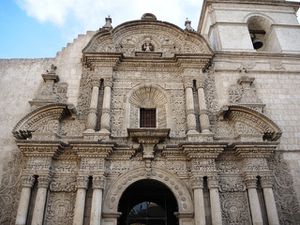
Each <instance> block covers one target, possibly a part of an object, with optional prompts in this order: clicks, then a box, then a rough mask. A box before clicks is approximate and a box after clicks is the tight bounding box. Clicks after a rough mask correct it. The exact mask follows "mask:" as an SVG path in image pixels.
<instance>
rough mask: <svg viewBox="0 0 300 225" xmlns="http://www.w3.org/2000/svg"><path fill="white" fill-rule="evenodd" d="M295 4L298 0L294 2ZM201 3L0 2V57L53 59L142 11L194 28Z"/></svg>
mask: <svg viewBox="0 0 300 225" xmlns="http://www.w3.org/2000/svg"><path fill="white" fill-rule="evenodd" d="M296 1H298V0H296ZM202 2H203V0H0V30H1V31H0V32H1V36H0V40H1V42H0V58H23V57H25V58H30V57H32V58H36V57H54V56H55V54H56V52H57V51H59V50H60V49H61V48H62V47H64V46H65V45H66V43H67V42H70V41H72V39H73V38H76V37H77V35H78V34H80V33H85V32H86V31H87V30H97V29H99V28H100V27H102V25H103V24H104V19H105V17H106V16H108V15H110V16H111V17H112V19H113V26H117V25H118V24H120V23H122V22H126V21H128V20H135V19H140V18H141V16H142V14H144V13H145V12H151V13H154V14H155V15H156V16H157V18H158V19H159V20H163V21H168V22H171V23H174V24H176V25H178V26H180V27H182V28H183V25H184V21H185V19H186V18H189V19H190V20H191V21H192V26H193V28H194V29H196V28H197V23H198V20H199V16H200V12H201V6H202Z"/></svg>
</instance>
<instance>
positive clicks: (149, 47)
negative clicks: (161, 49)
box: [142, 38, 154, 52]
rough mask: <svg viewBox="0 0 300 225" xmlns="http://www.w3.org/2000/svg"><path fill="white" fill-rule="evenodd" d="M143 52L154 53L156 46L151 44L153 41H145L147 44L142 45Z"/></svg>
mask: <svg viewBox="0 0 300 225" xmlns="http://www.w3.org/2000/svg"><path fill="white" fill-rule="evenodd" d="M142 50H143V52H153V51H154V46H153V44H152V43H151V40H150V39H149V38H147V39H146V40H145V43H144V44H143V45H142Z"/></svg>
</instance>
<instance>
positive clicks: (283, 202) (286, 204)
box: [269, 154, 300, 225]
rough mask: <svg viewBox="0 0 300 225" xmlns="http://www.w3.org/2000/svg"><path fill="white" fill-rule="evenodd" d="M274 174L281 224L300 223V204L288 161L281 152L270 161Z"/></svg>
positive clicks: (274, 187) (274, 188)
mask: <svg viewBox="0 0 300 225" xmlns="http://www.w3.org/2000/svg"><path fill="white" fill-rule="evenodd" d="M269 166H270V169H271V170H272V171H273V176H274V186H273V190H274V195H275V201H276V207H277V211H278V214H279V220H280V224H281V225H292V224H300V206H299V203H298V202H297V196H296V192H295V191H296V190H294V188H293V177H292V176H291V174H290V170H289V167H288V163H287V162H286V161H285V160H284V159H283V158H282V156H281V155H280V154H277V155H275V156H274V157H272V159H270V161H269Z"/></svg>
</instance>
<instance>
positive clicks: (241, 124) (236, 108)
mask: <svg viewBox="0 0 300 225" xmlns="http://www.w3.org/2000/svg"><path fill="white" fill-rule="evenodd" d="M222 116H223V118H224V119H225V120H226V121H228V125H227V126H228V127H226V130H227V131H229V130H232V133H233V132H234V133H235V136H239V137H240V138H241V139H242V140H243V141H252V140H253V138H258V139H260V140H261V141H263V140H268V141H276V140H278V139H279V138H280V137H281V134H282V132H281V130H280V128H279V127H278V126H277V125H276V124H275V122H273V121H272V120H271V119H270V118H268V117H267V116H265V115H263V114H262V113H260V112H258V111H255V110H253V109H250V108H248V107H245V106H240V105H231V106H227V107H226V108H225V109H224V110H223V111H222Z"/></svg>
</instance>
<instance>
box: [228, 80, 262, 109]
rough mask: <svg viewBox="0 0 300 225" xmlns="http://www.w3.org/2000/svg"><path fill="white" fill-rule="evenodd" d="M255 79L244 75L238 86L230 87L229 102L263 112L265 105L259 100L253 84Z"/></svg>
mask: <svg viewBox="0 0 300 225" xmlns="http://www.w3.org/2000/svg"><path fill="white" fill-rule="evenodd" d="M254 80H255V78H251V77H248V76H245V75H243V76H242V77H241V78H240V79H239V80H238V83H237V84H233V85H231V86H230V88H229V90H228V92H229V102H230V103H231V104H240V105H244V106H247V107H249V108H250V109H253V110H256V111H258V112H261V113H262V112H263V109H264V107H265V105H264V104H263V103H262V101H261V100H260V99H259V97H258V95H257V92H256V88H255V85H254V84H253V82H254Z"/></svg>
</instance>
